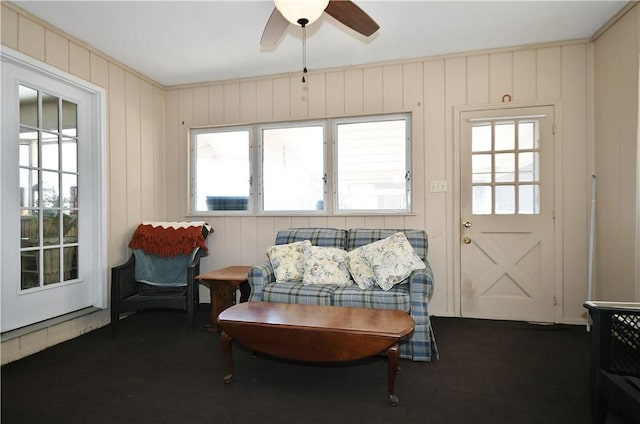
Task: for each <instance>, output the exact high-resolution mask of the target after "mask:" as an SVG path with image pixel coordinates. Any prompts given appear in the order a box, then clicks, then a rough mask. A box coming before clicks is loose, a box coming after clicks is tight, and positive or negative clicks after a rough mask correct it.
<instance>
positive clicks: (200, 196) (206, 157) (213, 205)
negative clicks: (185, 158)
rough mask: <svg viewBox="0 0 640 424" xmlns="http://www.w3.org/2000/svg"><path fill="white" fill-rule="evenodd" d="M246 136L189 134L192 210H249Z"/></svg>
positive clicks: (241, 131)
mask: <svg viewBox="0 0 640 424" xmlns="http://www.w3.org/2000/svg"><path fill="white" fill-rule="evenodd" d="M250 136H251V132H250V131H249V130H248V129H246V128H234V129H223V130H220V131H210V130H195V131H193V132H192V150H193V151H192V158H193V159H194V161H193V163H192V167H193V173H194V178H193V179H192V205H193V206H192V207H193V208H194V210H196V211H207V210H208V211H247V210H249V206H250V203H249V200H250V194H251V154H250V151H251V143H250Z"/></svg>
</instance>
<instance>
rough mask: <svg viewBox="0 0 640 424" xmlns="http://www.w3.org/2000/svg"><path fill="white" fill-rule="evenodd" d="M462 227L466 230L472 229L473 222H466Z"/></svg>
mask: <svg viewBox="0 0 640 424" xmlns="http://www.w3.org/2000/svg"><path fill="white" fill-rule="evenodd" d="M462 226H463V227H464V228H470V227H471V221H464V222H463V223H462Z"/></svg>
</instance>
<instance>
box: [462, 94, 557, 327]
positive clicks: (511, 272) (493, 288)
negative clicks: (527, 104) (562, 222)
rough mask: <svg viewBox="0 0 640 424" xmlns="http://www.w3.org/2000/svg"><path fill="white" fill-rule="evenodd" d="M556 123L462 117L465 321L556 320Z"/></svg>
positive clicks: (545, 110)
mask: <svg viewBox="0 0 640 424" xmlns="http://www.w3.org/2000/svg"><path fill="white" fill-rule="evenodd" d="M553 117H554V108H553V107H552V106H541V107H531V108H513V109H497V110H481V111H469V112H461V113H460V129H459V130H460V218H461V219H460V285H461V287H460V290H459V293H460V309H461V315H462V316H463V317H470V318H471V317H473V318H488V319H513V320H524V321H541V322H553V321H554V290H555V282H554V220H553V193H554V174H553V170H554V167H553V160H554V136H553V119H554V118H553Z"/></svg>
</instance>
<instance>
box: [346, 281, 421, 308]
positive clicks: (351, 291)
mask: <svg viewBox="0 0 640 424" xmlns="http://www.w3.org/2000/svg"><path fill="white" fill-rule="evenodd" d="M333 304H334V305H336V306H349V307H354V308H376V309H398V310H400V311H404V312H409V311H410V310H411V299H410V294H409V285H408V284H400V285H397V286H395V287H394V288H393V289H391V290H386V291H385V290H382V289H381V288H380V287H378V286H374V287H372V288H370V289H367V290H361V289H359V288H358V287H356V286H355V285H351V286H347V287H338V288H337V289H336V290H335V292H334V293H333Z"/></svg>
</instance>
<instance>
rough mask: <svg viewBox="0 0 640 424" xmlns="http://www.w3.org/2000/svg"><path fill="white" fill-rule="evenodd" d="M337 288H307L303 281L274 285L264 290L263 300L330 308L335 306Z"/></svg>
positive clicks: (319, 286)
mask: <svg viewBox="0 0 640 424" xmlns="http://www.w3.org/2000/svg"><path fill="white" fill-rule="evenodd" d="M337 287H338V286H334V285H328V284H326V285H312V286H305V285H304V284H302V281H285V282H282V283H272V284H267V285H266V286H264V288H263V289H262V300H263V301H264V302H279V303H303V304H308V305H325V306H329V305H332V304H333V292H334V291H335V290H336V288H337Z"/></svg>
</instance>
